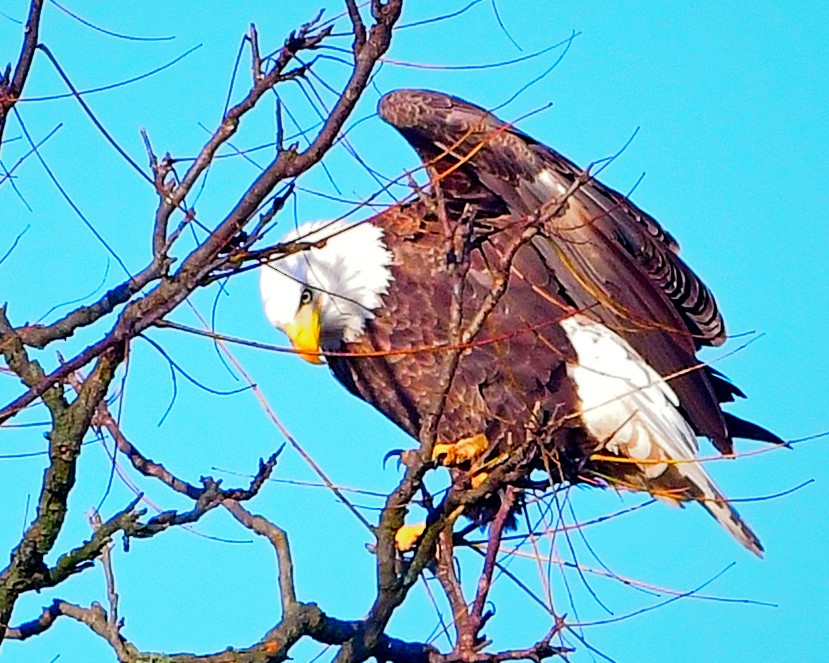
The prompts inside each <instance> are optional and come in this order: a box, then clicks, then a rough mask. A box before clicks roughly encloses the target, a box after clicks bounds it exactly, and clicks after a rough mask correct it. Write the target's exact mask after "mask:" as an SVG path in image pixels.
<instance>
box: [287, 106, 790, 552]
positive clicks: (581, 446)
mask: <svg viewBox="0 0 829 663" xmlns="http://www.w3.org/2000/svg"><path fill="white" fill-rule="evenodd" d="M379 112H380V116H381V117H382V118H383V119H384V120H386V121H387V122H388V123H390V124H391V125H393V126H394V127H396V128H397V129H398V131H400V133H401V134H402V135H403V137H404V138H405V139H406V140H407V141H408V142H409V143H410V144H411V145H412V147H414V149H415V150H416V151H417V152H418V154H419V155H420V157H421V159H422V160H423V162H424V164H425V165H426V167H427V170H428V172H429V174H430V179H431V182H432V186H431V189H430V191H429V192H428V193H427V194H426V195H423V196H421V198H420V199H419V200H418V201H416V202H413V203H410V204H405V205H399V206H393V207H391V208H389V209H388V210H386V211H384V212H382V213H381V214H379V215H378V216H376V217H374V218H372V219H369V220H368V222H367V223H368V224H371V225H373V226H376V227H378V228H380V229H381V230H382V238H383V242H384V243H385V246H386V247H388V249H389V250H390V251H391V253H392V254H393V261H392V264H391V266H390V272H391V274H390V276H391V279H390V283H389V285H388V290H387V292H386V293H385V294H384V295H383V298H382V305H381V306H379V307H378V308H376V309H373V310H372V313H373V317H369V319H367V320H366V321H365V328H364V329H363V330H362V333H361V335H359V336H358V337H357V338H356V339H352V340H350V341H349V342H345V341H343V342H342V343H340V344H339V346H337V347H330V345H329V347H328V348H327V349H328V350H342V351H346V352H349V353H357V354H360V353H371V352H376V351H378V350H379V351H390V350H391V351H393V350H401V349H412V348H420V349H422V351H419V352H413V353H406V354H391V355H387V356H374V357H354V356H352V357H337V356H329V359H328V361H329V364H330V367H331V369H332V371H333V372H334V374H335V375H336V377H337V378H338V379H339V380H340V381H341V382H342V383H343V384H344V385H346V387H348V389H349V390H350V391H352V393H354V394H356V395H357V396H359V397H360V398H362V399H364V400H366V401H368V402H369V403H371V404H372V405H374V406H375V407H376V408H377V409H378V410H380V411H381V412H382V413H383V414H385V415H386V416H387V417H388V418H390V419H391V420H392V421H394V422H395V423H397V424H398V425H399V426H400V427H401V428H403V429H404V430H405V431H406V432H408V433H409V434H410V435H412V436H413V437H415V438H417V437H418V435H419V433H420V428H421V425H422V422H423V420H424V416H425V413H426V412H427V410H428V409H429V408H431V407H433V405H434V403H435V398H436V391H437V388H438V387H437V385H438V376H439V371H440V366H441V363H442V361H443V358H444V357H445V352H446V351H445V346H446V344H448V343H451V341H452V339H450V338H449V330H450V323H449V312H450V308H451V303H452V298H453V294H452V293H453V290H452V289H453V283H454V281H453V278H455V277H454V276H453V275H456V274H459V273H461V274H463V285H462V288H461V292H462V297H461V301H462V312H463V314H462V323H461V325H460V329H466V328H467V326H468V324H469V322H470V321H471V320H472V319H474V318H475V316H476V314H478V312H479V310H480V309H481V307H482V306H483V305H484V302H485V301H486V300H487V298H488V297H491V296H492V294H491V293H492V292H493V288H494V284H496V283H497V282H498V280H499V278H501V277H502V276H505V275H507V272H505V271H504V266H505V265H506V264H508V263H507V262H506V258H505V257H506V256H508V255H512V256H513V257H512V260H511V262H510V263H509V264H510V266H511V268H510V270H509V272H508V280H507V286H506V289H505V290H504V292H503V295H502V296H501V297H500V298H499V299H498V300H497V305H495V306H494V308H493V309H492V311H491V313H490V314H489V315H488V316H487V317H486V319H485V321H484V323H483V325H482V326H481V328H480V331H479V332H478V333H477V334H476V335H475V336H474V338H472V339H471V343H470V346H469V347H466V348H464V350H463V352H462V353H461V356H460V360H459V363H458V367H457V370H456V372H455V374H454V377H453V379H452V381H451V386H450V388H449V390H448V393H447V397H446V405H445V409H444V411H443V416H442V417H441V419H440V422H439V425H438V439H439V440H440V441H443V442H448V443H451V442H454V441H457V440H460V439H463V438H469V437H472V436H475V435H479V434H481V433H483V434H485V435H486V439H487V441H488V444H489V446H488V449H487V451H486V452H485V454H484V458H486V459H497V458H502V459H503V458H507V459H508V462H509V464H510V467H511V472H510V474H509V476H510V477H511V481H513V482H514V483H516V484H519V485H520V484H521V483H522V480H526V479H528V478H529V475H530V472H531V471H532V470H535V469H543V470H545V471H547V472H548V474H549V475H550V480H551V481H552V482H554V483H559V482H565V481H566V482H573V483H576V482H584V481H588V482H592V483H600V484H606V485H607V484H610V485H618V486H622V487H628V488H632V489H638V490H646V491H650V492H653V493H654V494H658V495H661V496H663V497H669V498H672V499H675V500H676V501H680V502H681V501H683V500H698V501H700V502H701V503H702V504H703V506H705V507H706V508H707V509H708V510H709V511H710V512H711V513H712V515H714V516H715V517H716V518H717V519H718V520H719V521H720V522H721V523H723V525H724V526H725V527H726V528H728V529H729V531H731V532H732V534H733V535H734V536H735V537H737V538H738V539H739V540H740V541H741V542H742V543H743V544H744V545H745V546H746V547H748V548H750V549H751V550H753V551H754V552H756V553H758V554H760V552H761V551H762V547H761V545H760V543H759V541H758V540H757V537H756V536H755V535H754V533H753V532H751V530H750V529H749V528H748V527H747V526H746V525H745V523H743V522H742V520H741V519H740V518H739V516H738V515H737V513H736V512H735V511H734V510H733V509H732V508H731V507H730V505H728V504H727V503H726V501H725V499H724V498H723V497H722V495H721V494H720V493H719V492H718V490H717V489H716V487H715V486H714V484H713V482H711V480H710V478H708V476H707V474H706V473H705V471H704V470H703V469H702V467H701V465H700V464H699V463H697V462H695V461H694V460H693V459H694V457H695V451H696V442H695V440H694V434H698V435H701V436H705V437H708V438H709V439H710V440H711V441H712V442H713V443H714V445H715V446H716V447H717V449H719V450H720V451H721V452H723V453H731V452H732V450H733V444H732V439H733V438H734V437H749V438H754V439H760V440H767V441H773V442H782V441H781V440H780V439H779V438H777V436H775V435H774V434H772V433H770V432H768V431H766V430H765V429H763V428H761V427H759V426H756V425H754V424H750V423H748V422H745V421H743V420H741V419H739V418H737V417H735V416H734V415H731V414H728V413H725V412H724V411H723V409H722V407H721V404H722V403H724V402H729V401H733V400H734V398H735V396H742V393H741V392H740V391H739V389H737V388H736V387H734V386H733V385H731V384H730V383H729V382H728V381H727V380H726V379H725V378H724V377H723V376H722V375H721V374H719V373H718V372H716V371H714V370H713V369H711V368H709V367H707V366H702V365H700V364H699V362H698V360H697V358H696V351H697V350H698V349H699V348H700V347H701V346H704V345H720V344H721V343H723V342H724V341H725V338H726V333H725V327H724V323H723V320H722V316H721V315H720V312H719V310H718V308H717V305H716V302H715V300H714V298H713V296H712V295H711V293H710V291H709V290H708V289H707V287H706V286H705V285H704V284H703V283H702V281H701V280H700V279H699V277H697V275H696V274H695V273H694V272H693V271H692V270H691V269H690V268H689V267H688V266H687V265H686V264H685V263H684V262H683V261H682V259H681V258H680V257H679V247H678V244H677V242H676V241H675V240H674V239H673V238H672V237H671V235H670V234H668V233H667V232H666V231H665V230H664V229H663V228H662V227H661V226H660V225H659V223H657V221H656V220H655V219H653V218H652V217H650V216H649V215H648V214H646V213H645V212H643V211H642V210H640V209H638V208H637V207H636V206H635V205H633V203H631V202H630V201H629V200H628V199H627V198H625V197H624V196H623V195H621V194H619V193H618V192H616V191H613V190H612V189H609V188H608V187H606V186H604V185H602V184H601V183H599V182H598V181H595V180H593V179H591V178H590V177H589V176H588V175H587V174H586V173H583V172H582V171H581V170H580V169H579V168H577V167H576V166H575V165H574V164H572V163H571V162H570V161H568V160H567V159H565V158H564V157H562V156H561V155H559V154H557V153H556V152H554V151H553V150H551V149H549V148H547V147H545V146H543V145H541V144H539V143H538V142H536V141H535V140H533V139H532V138H530V137H528V136H526V135H525V134H523V133H521V132H519V131H517V130H516V129H515V128H513V127H511V126H509V125H506V124H504V123H502V122H501V121H500V120H498V119H497V118H495V117H494V116H493V115H491V114H489V113H487V112H486V111H484V110H482V109H481V108H478V107H476V106H474V105H472V104H469V103H467V102H464V101H462V100H459V99H457V98H454V97H451V96H448V95H444V94H440V93H436V92H428V91H421V90H399V91H396V92H392V93H390V94H388V95H386V96H385V97H383V99H382V100H381V102H380V107H379ZM459 233H460V234H462V235H464V236H465V237H466V238H467V241H466V244H465V247H466V248H465V249H463V248H462V249H460V253H459V249H458V243H457V241H456V239H455V240H453V239H451V238H452V237H454V238H457V237H458V236H459ZM522 233H526V236H527V237H528V239H527V241H526V242H524V243H522V244H520V248H517V251H514V249H515V248H516V247H518V246H519V244H518V243H517V242H518V239H519V238H520V237H521V236H522ZM513 253H514V255H513ZM353 259H354V260H356V261H359V259H360V257H359V256H353ZM465 259H468V264H464V266H463V269H461V270H459V268H458V266H457V262H458V261H459V260H461V261H462V262H463V261H464V260H465ZM296 278H300V280H301V279H302V277H301V276H299V277H296ZM309 280H310V279H309ZM312 287H314V286H313V284H312ZM329 294H330V293H329ZM335 295H336V293H335ZM441 346H442V347H444V350H442V351H440V350H436V348H440V347H441ZM604 371H607V372H608V375H603V372H604ZM659 376H661V377H662V378H664V381H663V379H660V378H659ZM665 382H667V383H668V385H669V386H670V388H669V387H667V386H665ZM620 384H623V385H629V386H630V389H627V387H625V389H623V390H622V391H620V390H619V389H620V387H619V385H620ZM596 389H599V390H602V389H604V390H606V391H607V394H610V395H612V396H613V397H612V398H610V399H609V400H608V401H607V402H605V401H603V400H602V397H601V395H597V394H596ZM626 390H627V391H626ZM671 390H672V391H671ZM588 406H589V407H588ZM614 408H615V410H614ZM620 408H621V409H620ZM619 412H621V415H620V414H619ZM625 413H627V414H625ZM614 417H615V419H614ZM620 417H621V418H620ZM614 421H615V422H616V423H615V424H614V426H613V427H612V428H611V429H608V428H607V426H608V422H610V423H613V422H614ZM603 426H604V428H602V427H603ZM625 436H627V437H625ZM594 454H598V455H600V456H601V458H599V459H596V458H594V457H593V456H594ZM614 457H617V458H620V459H625V458H631V459H633V460H635V461H639V462H613V460H612V459H613V458H614ZM608 459H610V460H608ZM456 476H458V477H460V476H462V473H457V472H456ZM488 508H489V507H488V506H486V507H485V508H483V509H479V510H478V511H477V512H475V511H474V510H473V512H472V516H473V517H478V518H481V517H483V516H484V514H485V513H486V512H487V509H488Z"/></svg>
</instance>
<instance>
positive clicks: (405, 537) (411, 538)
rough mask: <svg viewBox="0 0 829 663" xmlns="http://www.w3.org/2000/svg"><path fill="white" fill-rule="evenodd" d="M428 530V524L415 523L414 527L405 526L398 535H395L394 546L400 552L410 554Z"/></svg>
mask: <svg viewBox="0 0 829 663" xmlns="http://www.w3.org/2000/svg"><path fill="white" fill-rule="evenodd" d="M425 529H426V523H415V524H414V525H403V527H401V528H400V529H399V530H397V534H395V535H394V545H395V546H397V549H398V550H399V551H400V552H408V551H409V550H411V549H412V548H414V545H415V543H417V540H418V539H419V538H420V535H421V534H423V530H425Z"/></svg>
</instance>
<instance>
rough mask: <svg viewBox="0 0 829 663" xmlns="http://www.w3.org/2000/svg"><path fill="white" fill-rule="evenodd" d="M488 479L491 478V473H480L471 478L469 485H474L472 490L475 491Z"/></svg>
mask: <svg viewBox="0 0 829 663" xmlns="http://www.w3.org/2000/svg"><path fill="white" fill-rule="evenodd" d="M488 478H489V473H488V472H478V473H477V474H473V475H472V476H471V477H470V478H469V483H471V484H472V488H473V489H474V488H477V487H478V486H480V485H481V484H482V483H483V482H484V481H486V480H487V479H488Z"/></svg>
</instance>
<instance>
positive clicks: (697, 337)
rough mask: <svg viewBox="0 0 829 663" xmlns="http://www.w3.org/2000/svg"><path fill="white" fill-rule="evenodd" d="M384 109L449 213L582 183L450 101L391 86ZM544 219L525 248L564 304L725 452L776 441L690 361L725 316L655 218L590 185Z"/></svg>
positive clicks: (526, 208)
mask: <svg viewBox="0 0 829 663" xmlns="http://www.w3.org/2000/svg"><path fill="white" fill-rule="evenodd" d="M379 113H380V116H381V117H382V118H383V119H384V120H386V121H387V122H389V123H390V124H392V125H393V126H394V127H395V128H397V129H398V130H399V131H400V132H401V134H403V136H404V137H405V138H406V140H407V141H408V142H409V143H410V144H411V145H412V147H413V148H414V149H415V150H416V151H417V152H418V153H419V155H420V157H421V159H422V160H423V162H424V164H425V165H426V167H427V169H428V170H429V172H430V175H431V177H432V180H433V182H435V183H439V186H440V188H441V189H442V191H443V193H444V198H445V200H446V206H447V209H448V210H449V211H450V213H451V212H453V211H454V213H456V214H459V213H460V212H461V211H462V210H463V208H464V207H465V206H467V205H474V208H475V210H476V213H477V214H478V217H479V218H480V217H483V218H486V217H490V218H492V219H496V218H497V217H501V216H509V215H512V217H513V218H516V217H517V218H521V217H526V216H528V215H530V214H534V213H536V212H538V210H539V208H541V207H542V206H544V205H545V204H548V203H549V202H550V201H551V200H553V199H556V198H558V199H562V198H563V194H565V192H567V191H568V189H570V188H571V186H572V185H573V183H574V182H576V180H577V179H578V178H579V177H580V176H581V175H582V171H581V169H579V168H578V167H577V166H576V165H575V164H573V163H572V162H570V161H569V160H568V159H566V158H565V157H563V156H561V155H560V154H558V153H556V152H554V151H553V150H551V149H549V148H547V147H546V146H544V145H542V144H540V143H538V142H537V141H535V140H534V139H532V138H530V137H529V136H526V135H525V134H523V133H521V132H520V131H518V130H516V129H515V128H514V127H512V126H510V125H508V124H505V123H503V122H501V121H500V120H498V119H497V118H496V117H495V116H493V115H492V114H490V113H488V112H486V111H485V110H483V109H481V108H479V107H476V106H473V105H471V104H469V103H467V102H464V101H462V100H460V99H457V98H455V97H451V96H448V95H445V94H440V93H437V92H429V91H424V90H398V91H395V92H392V93H389V94H387V95H386V96H384V97H383V98H382V99H381V101H380V106H379ZM549 217H550V218H549V219H545V226H544V228H543V231H542V232H541V233H540V234H539V235H537V236H536V237H535V238H534V240H533V243H532V248H533V250H534V251H535V252H536V254H537V255H538V256H540V257H541V259H542V261H543V263H544V265H545V267H546V269H547V270H549V271H550V272H551V273H552V274H553V275H554V279H555V281H556V284H555V285H554V284H550V288H551V289H556V290H560V292H558V293H557V294H558V296H559V299H560V301H561V304H562V306H568V305H569V306H571V307H572V306H575V307H577V308H579V309H583V310H587V311H589V312H590V313H589V314H590V315H592V316H594V317H596V318H597V319H599V320H600V321H601V322H602V323H603V324H606V325H608V326H609V327H611V328H613V329H614V330H615V331H616V332H617V333H619V334H621V335H623V336H624V337H625V338H626V339H627V341H628V342H629V343H630V344H631V345H632V346H633V347H634V348H635V349H636V351H637V352H639V353H640V354H641V355H642V356H643V357H645V359H646V360H647V361H648V363H650V364H651V365H652V366H653V367H654V369H655V370H657V372H659V373H660V374H661V375H663V376H664V377H666V378H667V379H669V380H670V383H671V386H672V387H673V389H674V391H675V392H676V393H677V395H678V396H679V399H680V402H681V404H682V408H683V411H684V412H685V414H686V416H687V418H688V420H689V422H690V423H691V424H692V425H693V426H694V428H695V430H696V431H697V432H698V433H699V434H701V435H705V436H707V437H709V438H710V439H711V440H712V441H713V443H714V444H715V445H716V446H717V448H718V449H720V450H721V451H722V452H724V453H730V452H731V450H732V445H731V438H732V437H733V436H741V437H749V438H753V439H760V440H769V441H775V442H779V441H780V440H779V438H777V437H776V436H775V435H773V434H772V433H770V432H768V431H766V430H765V429H762V428H760V427H759V426H756V425H754V424H750V423H749V422H745V421H743V420H742V419H739V418H737V417H734V416H733V415H728V414H725V413H723V412H722V410H721V408H720V405H719V404H720V403H721V402H728V401H732V400H734V397H735V396H742V392H740V391H739V389H737V388H736V387H734V386H733V385H732V384H731V383H730V382H728V381H727V380H726V379H725V378H724V377H723V376H721V375H720V374H719V373H717V372H716V371H714V370H713V369H710V368H708V367H705V366H702V365H699V364H698V362H697V359H696V357H695V351H696V350H697V349H698V348H699V347H700V346H701V345H720V344H721V343H723V342H724V341H725V338H726V333H725V326H724V323H723V319H722V316H721V314H720V312H719V310H718V308H717V305H716V302H715V300H714V297H713V295H712V294H711V292H710V291H709V290H708V288H707V287H706V286H705V284H704V283H703V282H702V281H701V280H700V279H699V277H698V276H697V275H696V274H694V272H693V271H692V270H691V269H690V268H689V267H688V266H687V265H686V264H685V263H684V262H683V261H682V259H681V258H680V257H679V255H678V254H679V245H678V244H677V242H676V240H675V239H674V238H673V237H672V236H671V235H670V234H669V233H668V232H667V231H666V230H665V229H663V228H662V226H661V225H660V224H659V223H658V222H657V221H656V220H655V219H653V218H652V217H651V216H649V215H648V214H646V213H645V212H643V211H642V210H640V209H639V208H637V207H636V206H635V205H634V204H633V203H631V202H630V201H629V200H628V199H627V198H626V197H625V196H623V195H622V194H620V193H618V192H616V191H614V190H612V189H610V188H608V187H606V186H604V185H603V184H601V183H600V182H598V181H596V180H592V179H591V180H589V181H587V182H586V183H583V184H581V185H580V186H579V187H578V188H577V190H576V191H575V192H572V195H570V196H569V197H568V198H567V201H566V203H565V208H564V211H563V213H561V214H558V215H552V214H550V215H549ZM525 253H526V252H525ZM526 255H529V253H526ZM519 262H520V261H519ZM565 345H566V343H565Z"/></svg>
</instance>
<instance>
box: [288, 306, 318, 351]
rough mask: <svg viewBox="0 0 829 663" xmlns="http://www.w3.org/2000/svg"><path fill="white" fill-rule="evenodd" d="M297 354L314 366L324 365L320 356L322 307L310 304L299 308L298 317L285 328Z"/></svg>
mask: <svg viewBox="0 0 829 663" xmlns="http://www.w3.org/2000/svg"><path fill="white" fill-rule="evenodd" d="M285 333H286V334H287V335H288V338H289V339H291V345H293V346H294V349H295V350H296V351H297V354H298V355H299V356H300V357H302V358H303V359H304V360H305V361H307V362H310V363H312V364H322V363H324V360H323V358H322V356H321V355H320V307H319V304H318V303H317V302H309V303H307V304H303V305H302V306H300V307H299V310H298V311H297V313H296V317H295V318H294V319H293V321H292V322H290V323H289V324H288V325H286V327H285Z"/></svg>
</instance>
